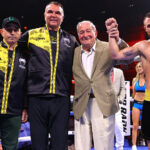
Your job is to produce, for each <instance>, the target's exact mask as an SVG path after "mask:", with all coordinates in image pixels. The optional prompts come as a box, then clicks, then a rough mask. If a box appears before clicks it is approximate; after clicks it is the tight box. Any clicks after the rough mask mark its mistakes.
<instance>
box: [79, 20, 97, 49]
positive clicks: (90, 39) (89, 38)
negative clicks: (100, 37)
mask: <svg viewBox="0 0 150 150" xmlns="http://www.w3.org/2000/svg"><path fill="white" fill-rule="evenodd" d="M78 37H79V40H80V43H81V45H82V46H83V48H84V49H85V50H90V49H91V48H92V47H93V45H94V43H95V40H96V37H97V32H96V31H95V30H94V28H93V27H92V26H91V24H90V23H89V22H83V23H81V24H80V25H79V26H78Z"/></svg>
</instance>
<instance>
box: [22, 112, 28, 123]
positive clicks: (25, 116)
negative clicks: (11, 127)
mask: <svg viewBox="0 0 150 150" xmlns="http://www.w3.org/2000/svg"><path fill="white" fill-rule="evenodd" d="M27 120H28V113H27V110H26V109H23V111H22V117H21V121H22V122H23V123H24V122H26V121H27Z"/></svg>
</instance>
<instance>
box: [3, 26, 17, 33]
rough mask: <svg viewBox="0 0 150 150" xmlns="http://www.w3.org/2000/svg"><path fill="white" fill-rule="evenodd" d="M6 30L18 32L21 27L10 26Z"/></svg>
mask: <svg viewBox="0 0 150 150" xmlns="http://www.w3.org/2000/svg"><path fill="white" fill-rule="evenodd" d="M5 30H6V31H7V32H10V33H11V32H12V31H14V32H18V30H19V28H13V27H8V28H5Z"/></svg>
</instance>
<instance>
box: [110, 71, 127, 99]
mask: <svg viewBox="0 0 150 150" xmlns="http://www.w3.org/2000/svg"><path fill="white" fill-rule="evenodd" d="M113 71H114V80H113V87H114V90H115V93H116V95H117V98H118V102H119V101H123V99H124V97H125V81H124V75H123V71H122V70H121V69H118V68H113Z"/></svg>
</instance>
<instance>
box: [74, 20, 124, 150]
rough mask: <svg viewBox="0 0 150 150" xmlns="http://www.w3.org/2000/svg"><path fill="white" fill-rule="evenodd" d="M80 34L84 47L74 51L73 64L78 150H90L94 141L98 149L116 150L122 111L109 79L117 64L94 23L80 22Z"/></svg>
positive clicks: (95, 147)
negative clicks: (117, 131) (116, 127)
mask: <svg viewBox="0 0 150 150" xmlns="http://www.w3.org/2000/svg"><path fill="white" fill-rule="evenodd" d="M114 30H115V29H114ZM115 31H116V34H115V36H116V38H117V39H118V38H119V34H118V33H117V31H118V30H117V29H116V30H115ZM77 33H78V37H79V40H80V43H81V46H79V47H77V48H76V49H75V54H74V62H73V75H74V80H75V96H74V102H73V111H74V116H75V148H76V149H77V150H90V149H91V143H92V138H93V141H94V149H95V150H113V148H114V147H113V144H114V131H115V115H114V114H115V113H116V112H117V111H118V108H119V105H118V102H117V98H116V96H115V93H114V90H113V87H112V82H111V80H110V71H111V68H112V66H113V65H114V64H115V61H114V60H112V59H111V57H110V54H109V46H108V43H107V42H104V41H100V40H98V39H97V31H96V27H95V25H94V24H93V23H92V22H91V21H82V22H79V23H78V25H77ZM123 45H124V44H123V42H121V44H120V46H123ZM124 46H126V45H124Z"/></svg>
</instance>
